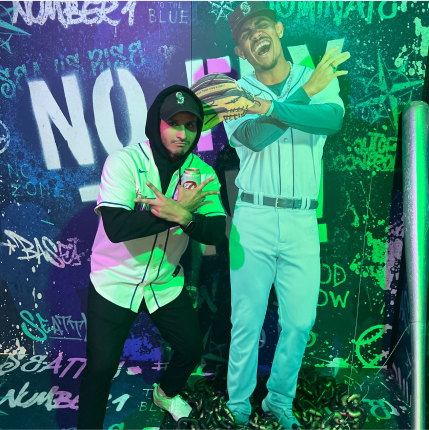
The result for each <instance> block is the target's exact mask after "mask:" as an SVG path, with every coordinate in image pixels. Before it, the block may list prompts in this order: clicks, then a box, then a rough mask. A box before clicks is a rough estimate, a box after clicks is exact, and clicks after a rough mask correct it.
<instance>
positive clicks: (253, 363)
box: [228, 202, 320, 418]
mask: <svg viewBox="0 0 429 430" xmlns="http://www.w3.org/2000/svg"><path fill="white" fill-rule="evenodd" d="M230 259H231V260H230V264H231V305H232V316H231V322H232V331H231V348H230V353H229V363H228V393H229V399H230V400H229V402H228V407H229V408H230V409H231V411H232V412H235V413H239V414H240V416H241V417H242V418H243V416H242V415H250V413H251V406H250V402H249V397H250V395H251V394H252V393H253V391H254V389H255V387H256V376H257V375H256V374H257V366H258V350H259V338H260V333H261V329H262V325H263V323H264V319H265V314H266V311H267V305H268V297H269V294H270V290H271V286H272V284H273V283H274V286H275V289H276V294H277V300H278V304H279V309H278V313H279V325H280V327H281V333H280V337H279V340H278V343H277V347H276V351H275V355H274V361H273V364H272V368H271V375H270V378H269V380H268V382H267V388H268V392H269V393H268V397H267V399H268V401H269V402H270V403H271V404H273V405H275V406H278V407H281V408H288V407H291V406H292V401H293V399H294V397H295V392H296V383H297V379H298V372H299V369H300V367H301V362H302V357H303V354H304V350H305V347H306V344H307V341H308V336H309V333H310V330H311V328H312V326H313V324H314V321H315V318H316V308H317V302H318V295H319V287H320V243H319V233H318V226H317V216H316V211H315V210H296V209H295V210H294V209H276V208H274V207H270V206H259V205H252V204H249V203H243V202H238V204H237V206H236V209H235V213H234V218H233V225H232V230H231V236H230Z"/></svg>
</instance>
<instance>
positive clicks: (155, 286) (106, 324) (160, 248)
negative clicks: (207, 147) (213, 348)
mask: <svg viewBox="0 0 429 430" xmlns="http://www.w3.org/2000/svg"><path fill="white" fill-rule="evenodd" d="M202 117H203V109H202V105H201V102H200V101H199V100H198V98H197V97H196V96H195V95H194V94H193V93H192V91H190V90H189V89H187V88H186V87H182V86H179V85H174V86H172V87H169V88H166V89H165V90H164V91H162V92H161V93H160V94H159V95H158V96H157V97H156V99H155V101H154V102H153V104H152V106H151V107H150V109H149V111H148V117H147V123H146V135H147V137H148V139H149V140H148V142H146V143H140V144H138V145H131V146H128V147H126V148H123V149H121V150H119V151H116V152H115V153H113V154H111V155H109V157H108V158H107V160H106V163H105V165H104V168H103V173H102V177H101V185H100V193H99V196H98V201H97V206H96V208H95V211H96V213H97V214H98V215H101V221H100V223H99V227H98V231H97V234H96V237H95V240H94V245H93V248H92V257H91V274H90V278H91V281H90V284H89V297H88V315H87V319H88V329H87V366H86V368H85V370H84V372H83V375H82V382H81V388H80V397H79V418H78V428H79V429H101V428H103V421H104V415H105V410H106V405H107V400H108V395H109V389H110V386H111V379H112V378H113V376H114V375H115V372H116V370H117V368H118V364H119V360H120V357H121V354H122V350H123V347H124V343H125V341H126V339H127V337H128V335H129V331H130V329H131V326H132V324H133V321H134V320H135V318H136V316H137V314H138V313H140V312H146V313H148V314H149V316H150V318H151V319H152V321H153V322H154V324H155V326H156V327H157V328H158V330H159V331H160V333H161V335H162V336H163V338H164V339H165V340H166V341H167V342H169V343H170V345H171V347H172V349H173V351H174V353H173V356H172V358H171V361H170V363H169V366H168V368H167V369H166V371H165V373H164V375H163V378H162V380H161V383H160V384H159V385H156V384H155V389H154V392H153V401H154V403H155V405H157V406H159V407H160V408H162V409H165V410H166V411H168V412H170V413H171V415H172V416H173V418H174V419H175V420H176V421H177V420H178V419H180V418H182V417H186V416H188V415H189V412H190V411H191V407H190V406H189V405H188V404H187V403H186V402H185V401H184V400H183V399H182V398H181V397H180V396H179V392H180V391H181V390H182V389H183V387H184V386H185V384H186V381H187V379H188V377H189V376H190V374H191V372H192V371H193V369H194V368H195V366H196V365H197V364H198V363H199V361H200V358H201V355H202V337H201V333H200V328H199V325H198V319H197V316H196V313H195V311H194V309H193V306H192V303H191V300H190V297H189V294H188V292H187V290H186V288H184V287H183V285H184V278H183V268H182V267H181V266H180V265H179V260H180V258H181V256H182V254H183V252H184V251H185V249H186V247H187V244H188V241H189V237H191V238H192V239H194V240H196V241H198V242H201V243H205V244H212V245H214V244H217V243H218V242H220V240H221V239H222V237H223V236H224V233H225V213H224V211H223V208H222V205H221V203H220V200H219V196H218V195H219V188H220V185H219V181H218V179H217V177H216V174H215V173H214V170H213V169H212V168H211V167H210V166H208V165H207V164H206V163H204V162H203V161H201V160H200V159H199V158H198V157H197V156H195V155H193V154H192V151H193V150H194V149H195V147H196V146H197V143H198V139H199V138H200V134H201V129H202V120H201V119H202ZM186 168H198V169H200V172H201V180H202V183H201V185H200V186H198V187H196V188H194V189H192V190H186V189H184V187H183V186H181V185H180V184H181V178H182V175H183V171H184V170H185V169H186ZM136 196H138V197H139V198H136ZM147 197H151V198H147ZM205 200H206V201H205ZM135 205H136V206H137V207H143V208H145V210H136V209H135V208H134V207H135ZM147 205H150V210H149V208H148V207H147Z"/></svg>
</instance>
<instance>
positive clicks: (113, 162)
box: [94, 152, 136, 216]
mask: <svg viewBox="0 0 429 430" xmlns="http://www.w3.org/2000/svg"><path fill="white" fill-rule="evenodd" d="M135 198H136V186H135V179H134V175H133V174H132V172H131V170H130V168H129V167H128V165H127V163H126V161H125V160H124V155H122V154H120V153H119V152H114V153H113V154H110V155H109V156H108V157H107V159H106V162H105V163H104V167H103V172H102V174H101V184H100V191H99V193H98V198H97V206H96V207H95V209H94V210H95V213H96V214H97V215H100V216H101V213H100V211H99V208H100V206H108V207H113V208H123V209H127V210H130V211H131V210H133V209H134V201H133V200H134V199H135Z"/></svg>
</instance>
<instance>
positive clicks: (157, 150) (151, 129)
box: [146, 85, 204, 193]
mask: <svg viewBox="0 0 429 430" xmlns="http://www.w3.org/2000/svg"><path fill="white" fill-rule="evenodd" d="M177 91H180V92H182V93H185V92H186V93H188V94H190V95H191V97H192V98H193V99H194V100H195V101H196V102H197V105H198V107H199V110H200V116H201V118H204V111H203V105H202V103H201V101H200V99H199V98H198V97H197V96H196V95H195V94H194V93H193V92H192V91H191V90H190V89H189V88H186V87H183V86H182V85H172V86H171V87H168V88H165V89H164V90H163V91H161V92H160V93H159V94H158V95H157V96H156V98H155V100H154V101H153V103H152V105H151V106H150V108H149V110H148V113H147V121H146V136H147V138H148V139H149V143H150V147H151V149H152V153H153V157H154V160H155V164H156V166H157V167H158V170H159V176H160V179H161V186H162V192H163V193H165V191H166V189H167V188H168V185H169V183H170V180H171V177H172V176H173V173H174V172H175V171H176V170H178V169H180V168H181V167H182V165H183V163H184V162H185V160H186V158H187V157H188V155H189V154H190V153H191V152H192V151H193V150H194V149H195V148H196V146H197V145H198V141H199V139H200V136H201V130H202V127H203V123H202V121H200V120H199V119H198V121H197V135H196V137H195V140H194V143H193V144H192V146H191V147H190V148H189V151H188V152H187V153H186V154H184V155H183V156H182V157H181V158H180V159H179V160H177V161H175V162H172V161H171V159H170V157H169V153H168V151H167V149H166V148H165V147H164V145H163V144H162V140H161V133H160V130H159V128H160V124H161V117H160V110H161V106H162V104H163V102H164V100H165V98H166V97H167V96H168V95H170V94H171V93H173V92H177Z"/></svg>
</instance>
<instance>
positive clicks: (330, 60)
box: [302, 46, 350, 98]
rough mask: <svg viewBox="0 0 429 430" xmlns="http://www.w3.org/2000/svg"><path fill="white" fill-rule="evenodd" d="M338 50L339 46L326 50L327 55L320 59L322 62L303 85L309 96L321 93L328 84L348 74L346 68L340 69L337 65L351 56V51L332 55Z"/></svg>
mask: <svg viewBox="0 0 429 430" xmlns="http://www.w3.org/2000/svg"><path fill="white" fill-rule="evenodd" d="M337 50H338V46H335V47H334V48H332V49H330V50H329V51H326V52H325V55H324V56H323V57H322V59H321V60H320V63H319V64H318V65H317V67H316V68H315V70H314V72H313V74H312V75H311V77H310V79H309V80H308V81H307V82H306V83H305V84H304V85H303V86H302V88H303V89H304V90H305V92H306V93H307V94H308V97H310V98H311V97H313V96H314V95H315V94H317V93H320V91H322V90H323V89H325V88H326V87H327V85H328V84H329V83H330V82H331V81H332V80H333V79H334V78H337V77H338V76H342V75H347V73H348V72H347V71H346V70H338V71H336V69H337V67H338V66H339V65H340V64H342V63H344V61H346V60H348V59H349V58H350V52H343V53H342V54H336V55H332V54H333V53H334V52H335V51H337Z"/></svg>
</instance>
